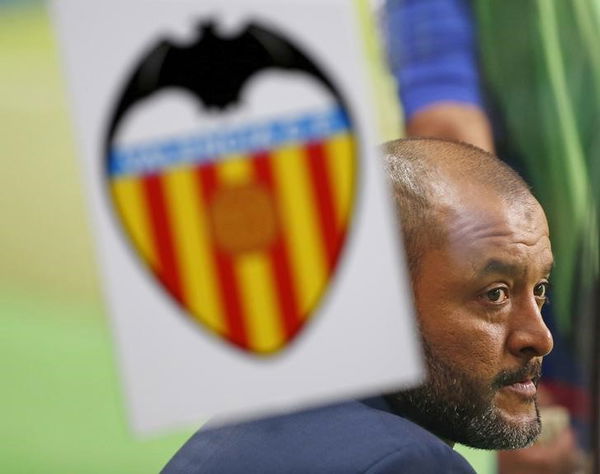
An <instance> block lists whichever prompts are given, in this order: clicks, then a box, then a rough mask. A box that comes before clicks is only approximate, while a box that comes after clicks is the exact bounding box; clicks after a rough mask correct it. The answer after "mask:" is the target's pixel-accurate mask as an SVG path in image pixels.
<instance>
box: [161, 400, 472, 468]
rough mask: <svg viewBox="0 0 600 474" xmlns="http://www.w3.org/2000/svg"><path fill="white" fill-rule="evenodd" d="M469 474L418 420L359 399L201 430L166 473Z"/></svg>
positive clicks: (172, 461) (457, 457) (460, 458)
mask: <svg viewBox="0 0 600 474" xmlns="http://www.w3.org/2000/svg"><path fill="white" fill-rule="evenodd" d="M401 466H404V469H403V472H415V473H428V472H431V473H433V472H442V471H443V472H451V473H454V472H456V473H463V472H464V473H472V472H473V471H472V470H471V469H470V467H469V465H468V464H467V463H466V461H465V460H464V459H463V458H462V457H461V456H460V455H459V454H458V453H456V452H455V451H454V450H452V449H451V448H450V447H449V446H447V445H446V444H444V443H443V442H441V441H440V440H439V439H438V438H436V437H435V436H433V435H432V434H431V433H429V432H427V431H426V430H424V429H422V428H421V427H419V426H417V425H415V424H414V423H412V422H410V421H408V420H406V419H404V418H401V417H399V416H396V415H394V414H392V413H389V412H387V411H385V410H379V409H376V408H373V407H371V406H367V405H365V404H363V403H360V402H347V403H342V404H337V405H331V406H327V407H323V408H318V409H314V410H307V411H303V412H298V413H295V414H291V415H284V416H277V417H272V418H268V419H263V420H257V421H252V422H248V423H243V424H240V425H236V426H229V427H223V428H217V429H209V430H200V431H199V432H197V433H196V434H195V435H194V436H193V437H192V438H191V439H190V440H189V441H188V442H187V443H186V444H185V445H184V446H183V447H182V448H181V449H180V450H179V452H178V453H177V454H176V455H175V456H174V457H173V459H172V460H171V461H170V462H169V464H168V465H167V466H166V467H165V469H164V471H163V472H165V473H168V474H171V473H189V474H191V473H200V472H202V473H211V472H219V473H237V472H261V473H265V474H268V473H280V472H286V473H296V472H297V473H305V472H328V473H338V472H339V473H345V472H360V473H369V474H371V473H372V474H375V473H378V474H379V473H386V472H397V471H398V468H399V467H401Z"/></svg>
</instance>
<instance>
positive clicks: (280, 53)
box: [107, 21, 346, 155]
mask: <svg viewBox="0 0 600 474" xmlns="http://www.w3.org/2000/svg"><path fill="white" fill-rule="evenodd" d="M198 30H199V39H198V40H197V41H196V42H195V43H193V44H191V45H189V46H184V47H179V46H176V45H174V44H172V43H171V42H170V41H168V40H161V41H160V42H159V43H158V44H157V45H156V46H155V47H153V48H151V51H150V53H149V54H148V55H147V56H146V57H145V58H144V59H143V60H142V61H141V63H140V64H139V65H138V66H137V68H136V69H135V70H134V72H133V74H132V76H131V78H130V80H129V81H128V82H127V85H126V87H125V90H124V92H123V93H122V95H121V97H120V99H119V100H118V102H117V106H116V108H115V111H114V113H113V115H112V119H111V120H110V122H109V131H108V136H107V146H110V143H111V142H112V139H113V137H114V134H115V131H116V129H117V125H118V123H119V122H120V120H121V119H122V118H123V116H124V114H125V113H126V111H127V110H128V109H129V108H130V107H131V106H132V105H133V104H135V103H136V102H139V101H141V100H144V99H146V98H148V97H149V96H151V95H152V94H154V93H156V92H159V91H161V90H163V89H166V88H181V89H184V90H186V91H188V92H191V93H192V94H193V95H194V96H195V97H196V98H197V100H198V101H199V102H200V103H202V104H203V105H204V106H205V107H207V108H211V107H216V108H219V109H224V108H225V107H227V106H228V105H230V104H235V103H237V102H238V101H239V99H240V95H241V92H242V90H243V88H244V85H245V84H246V82H247V81H248V80H249V79H250V78H251V77H252V76H253V75H254V74H256V73H258V72H260V71H263V70H265V69H272V68H276V69H284V70H295V71H300V72H304V73H306V74H309V75H311V76H313V77H314V78H316V79H317V80H319V81H320V82H321V84H323V85H324V86H325V87H326V88H327V89H328V90H329V92H331V94H332V95H333V96H334V97H335V98H336V100H337V101H338V103H339V104H340V105H342V107H343V108H344V109H346V107H344V104H343V101H342V97H341V96H340V94H339V93H338V92H337V90H336V89H335V88H334V87H333V84H332V83H331V82H330V81H329V79H328V78H327V77H326V76H325V75H324V74H323V73H322V71H321V70H320V69H319V68H318V67H317V66H316V65H315V64H314V63H313V62H312V61H310V60H309V59H308V58H307V57H306V56H305V55H304V54H303V53H302V52H301V51H300V50H298V49H297V48H296V47H295V46H294V45H293V44H291V43H290V42H288V41H287V40H285V39H284V38H283V37H282V36H280V35H277V34H275V33H273V32H271V31H268V30H266V29H264V28H262V27H260V26H257V25H256V24H252V23H251V24H249V25H248V26H247V27H246V29H245V30H244V31H243V32H241V33H240V34H239V35H238V36H235V37H231V38H223V37H220V36H218V35H217V34H216V33H215V25H214V22H212V21H208V22H203V23H201V24H200V25H199V28H198ZM107 151H108V150H107ZM107 155H108V153H107Z"/></svg>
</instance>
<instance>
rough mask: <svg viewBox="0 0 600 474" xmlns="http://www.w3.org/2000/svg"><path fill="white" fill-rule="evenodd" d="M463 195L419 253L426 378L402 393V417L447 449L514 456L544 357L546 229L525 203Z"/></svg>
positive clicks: (533, 409) (532, 412) (531, 414)
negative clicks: (432, 243)
mask: <svg viewBox="0 0 600 474" xmlns="http://www.w3.org/2000/svg"><path fill="white" fill-rule="evenodd" d="M466 191H470V192H465V193H463V195H461V196H454V197H453V198H452V199H451V200H450V205H449V206H448V208H447V209H446V210H447V212H445V213H444V216H443V217H441V225H443V226H445V230H446V232H447V240H446V242H445V244H443V245H441V246H440V247H439V248H433V249H429V250H428V251H426V252H425V253H424V255H423V258H422V260H421V263H420V266H419V270H418V275H417V276H416V279H415V281H414V282H413V283H414V289H415V301H416V306H417V311H418V315H419V323H420V329H421V332H422V336H423V339H424V345H425V353H426V359H427V365H428V368H429V373H430V378H429V381H428V383H427V384H425V386H423V387H421V388H418V389H416V390H411V391H408V392H406V393H405V394H404V397H405V402H406V403H407V407H406V410H407V416H409V417H410V418H413V419H414V420H415V421H416V422H417V423H419V424H421V425H422V426H424V427H425V428H427V429H429V430H430V431H432V432H434V433H436V434H438V435H439V436H441V437H443V438H447V439H448V440H451V441H456V442H460V443H463V444H467V445H471V446H474V447H479V448H485V449H511V448H520V447H524V446H526V445H528V444H530V443H531V442H532V441H533V440H534V439H535V438H536V437H537V435H538V434H539V430H540V422H539V415H538V411H537V405H536V401H535V398H536V389H537V382H538V379H539V375H540V367H541V359H542V356H544V355H545V354H547V353H548V352H550V350H551V349H552V337H551V335H550V332H549V331H548V328H547V327H546V325H545V324H544V321H543V320H542V317H541V314H540V310H541V308H542V305H543V304H544V302H545V294H546V290H547V287H548V277H549V273H550V269H551V266H552V252H551V249H550V240H549V237H548V226H547V223H546V219H545V216H544V213H543V211H542V209H541V207H540V206H539V204H538V203H537V202H536V201H535V200H534V199H533V198H531V199H530V200H529V201H528V202H522V201H523V200H522V199H521V202H518V203H511V204H508V203H506V202H505V201H503V200H502V199H501V198H499V196H498V195H497V194H495V193H494V192H493V191H490V190H484V189H470V190H466ZM470 197H476V198H470Z"/></svg>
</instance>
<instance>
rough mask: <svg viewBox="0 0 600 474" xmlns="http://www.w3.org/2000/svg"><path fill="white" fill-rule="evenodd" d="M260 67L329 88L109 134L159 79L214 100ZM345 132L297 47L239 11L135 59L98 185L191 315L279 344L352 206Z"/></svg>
mask: <svg viewBox="0 0 600 474" xmlns="http://www.w3.org/2000/svg"><path fill="white" fill-rule="evenodd" d="M265 70H278V71H285V72H286V73H290V72H291V73H298V74H302V75H304V76H306V77H310V78H311V80H312V81H317V83H318V84H319V87H321V88H322V89H323V90H325V91H326V92H327V94H328V96H329V98H330V100H328V101H326V102H325V103H324V104H323V106H320V107H313V108H312V109H304V108H301V109H299V110H296V111H292V112H289V111H288V112H286V113H283V114H271V116H268V117H265V116H262V117H261V118H260V119H259V120H245V122H244V121H242V122H240V121H238V122H236V123H235V124H228V125H224V126H220V127H217V128H216V129H215V128H213V129H210V127H203V126H202V124H200V125H199V126H198V127H197V128H196V129H194V131H193V132H191V133H190V132H186V133H179V134H173V135H171V136H169V137H168V138H166V139H165V138H164V137H163V138H161V139H150V140H146V141H144V142H143V143H140V142H138V143H134V144H131V143H130V144H127V145H123V144H120V143H118V141H117V140H116V136H117V135H118V133H119V128H120V126H121V122H122V121H124V118H125V117H126V115H127V113H128V110H130V109H132V107H133V106H134V105H135V104H138V103H141V101H146V100H148V99H149V98H150V97H151V96H152V95H153V94H155V93H156V92H158V91H161V90H164V89H166V88H177V89H182V90H184V91H185V92H186V93H188V94H190V97H193V98H194V100H195V101H197V105H198V107H200V108H204V109H210V110H211V111H213V112H214V111H215V110H216V111H217V112H221V111H223V112H225V111H226V110H231V107H234V108H235V107H236V105H237V104H239V103H242V102H243V100H242V98H243V96H244V90H245V86H246V85H247V83H248V82H250V81H251V80H252V79H256V77H257V76H258V75H259V74H260V73H261V72H264V71H265ZM356 149H357V144H356V139H355V135H354V132H353V127H352V123H351V119H350V115H349V113H348V109H347V107H346V106H345V104H344V102H343V100H342V97H341V96H340V94H339V93H338V92H337V90H336V89H335V88H334V86H333V84H332V83H331V82H330V80H329V79H328V78H327V77H326V76H325V75H324V74H323V72H322V71H321V69H319V68H318V67H317V66H316V65H315V64H314V63H313V62H312V61H310V60H309V59H308V58H307V57H306V56H305V55H304V54H303V53H302V52H301V51H300V50H299V49H297V48H296V47H295V46H294V45H292V44H291V43H290V42H289V41H287V40H286V39H284V38H283V37H282V36H280V35H279V34H276V33H274V32H272V31H270V30H267V29H264V28H262V27H259V26H256V25H254V24H251V25H249V26H247V27H246V28H245V29H244V31H243V32H241V33H239V34H237V35H236V36H234V37H231V36H230V37H227V38H223V37H221V36H219V35H218V34H216V33H215V30H214V27H213V25H212V24H211V23H207V24H203V25H201V28H200V31H199V39H197V40H196V42H195V43H194V44H191V45H187V46H183V47H182V46H176V45H173V44H171V43H169V42H168V41H161V42H160V43H159V44H158V45H155V46H154V47H153V48H151V50H150V52H149V53H148V54H146V56H145V57H144V59H143V60H142V61H141V62H140V63H139V64H138V65H137V67H136V68H135V70H134V73H133V75H132V76H131V78H130V80H129V82H128V83H127V85H126V87H125V89H124V92H123V94H122V95H121V97H120V100H119V101H118V103H117V106H116V108H115V111H114V114H113V116H112V120H111V122H110V124H109V131H108V134H107V138H106V156H107V159H106V175H107V187H108V195H109V196H110V200H111V201H112V203H113V205H114V208H115V210H116V211H117V212H116V214H117V216H118V221H119V222H120V225H121V228H122V229H123V230H124V231H125V232H124V233H125V235H126V236H127V239H128V240H129V242H130V244H131V247H132V248H133V249H134V251H135V253H136V254H137V256H138V257H139V259H140V260H141V261H142V262H143V263H144V264H145V268H147V269H148V270H149V271H150V272H151V274H152V275H153V276H154V278H155V280H156V281H157V282H158V283H160V285H161V287H162V288H163V289H164V290H165V291H166V292H167V293H168V294H169V295H170V296H171V297H172V298H173V299H174V300H175V301H176V302H177V304H178V305H179V306H180V307H181V308H182V309H184V310H185V312H186V313H187V314H188V315H189V316H190V317H191V318H192V319H193V320H194V321H196V322H198V323H200V326H202V327H204V328H206V329H208V330H210V331H211V332H212V333H213V334H216V335H218V336H220V337H221V338H222V339H224V340H226V341H229V342H230V343H231V344H233V345H234V346H236V347H238V348H240V349H243V350H245V351H248V352H250V353H255V354H274V353H276V352H277V351H279V350H281V349H283V348H285V347H286V346H287V345H288V343H289V342H290V341H292V340H293V339H294V338H295V336H297V335H298V334H299V333H300V331H301V329H302V328H303V327H305V325H306V323H307V322H309V321H310V319H311V317H312V316H313V315H314V314H315V312H316V310H317V309H318V306H319V303H320V302H321V301H322V299H323V297H324V296H325V295H326V293H327V288H328V287H329V286H330V283H331V281H332V277H333V276H334V274H335V269H336V264H337V262H338V260H339V257H340V254H341V250H342V248H343V245H344V241H345V237H346V235H347V230H348V228H349V224H350V223H351V216H352V210H353V202H354V196H355V191H356V181H357V180H356V176H357V158H356Z"/></svg>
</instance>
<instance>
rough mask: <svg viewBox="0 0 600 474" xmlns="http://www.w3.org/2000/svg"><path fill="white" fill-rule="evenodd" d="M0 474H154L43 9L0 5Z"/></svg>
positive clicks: (155, 457) (156, 446) (162, 455)
mask: <svg viewBox="0 0 600 474" xmlns="http://www.w3.org/2000/svg"><path fill="white" fill-rule="evenodd" d="M0 154H1V156H2V158H1V160H2V166H1V168H0V170H1V171H0V216H2V225H1V227H0V374H2V379H3V381H4V382H3V383H2V385H1V389H0V418H1V420H2V421H1V422H0V471H1V472H6V473H20V472H22V473H33V472H39V473H42V472H43V473H54V472H57V473H58V472H81V473H94V472H104V473H105V472H127V473H135V472H140V473H142V472H144V473H148V472H158V471H159V470H160V468H161V467H162V466H163V465H164V464H165V463H166V462H167V461H168V460H169V458H170V457H171V456H172V454H173V453H174V452H175V451H176V450H177V448H178V447H179V446H180V445H181V444H183V442H184V441H185V440H186V439H187V438H188V437H189V436H190V435H191V433H192V432H193V431H194V430H193V429H190V430H189V431H188V432H182V433H177V434H171V435H169V436H163V437H160V438H151V439H144V440H140V439H135V438H133V436H132V434H131V432H130V431H129V429H128V427H127V422H126V418H125V416H126V415H125V411H124V407H123V403H122V402H123V399H122V394H121V388H120V386H119V384H118V369H117V365H116V360H115V354H114V352H113V347H112V343H111V334H110V328H109V327H108V319H107V318H106V309H105V306H104V303H103V301H102V298H101V290H100V286H99V281H98V275H97V268H96V262H95V249H94V247H93V245H94V243H93V240H92V235H91V231H90V226H89V223H88V215H87V208H86V205H87V203H86V200H85V196H84V190H83V186H82V182H81V181H82V180H81V176H80V175H81V169H80V163H79V161H78V159H77V158H78V157H77V156H76V143H75V138H74V132H73V124H72V121H71V117H70V110H69V104H68V99H67V94H66V85H65V82H64V78H63V75H62V71H61V62H60V57H59V52H58V47H57V43H56V35H55V32H54V30H53V29H52V25H51V20H50V18H49V15H48V11H47V6H46V5H44V4H43V3H42V2H38V1H33V0H32V1H25V0H22V1H17V0H14V1H10V0H9V1H6V0H2V1H0Z"/></svg>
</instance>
